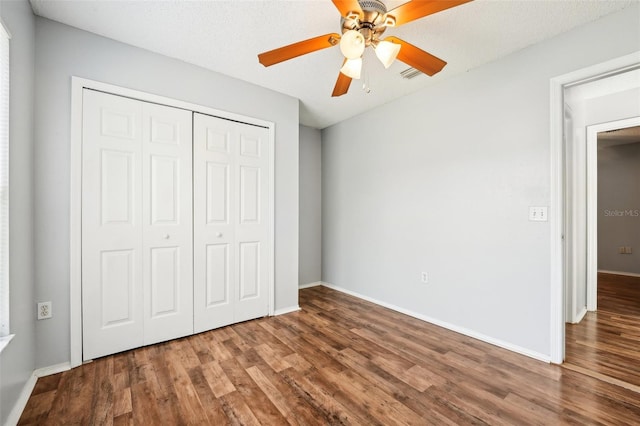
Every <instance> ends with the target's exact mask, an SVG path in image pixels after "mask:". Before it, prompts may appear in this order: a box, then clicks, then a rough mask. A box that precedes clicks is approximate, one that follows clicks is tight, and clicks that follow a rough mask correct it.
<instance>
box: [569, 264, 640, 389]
mask: <svg viewBox="0 0 640 426" xmlns="http://www.w3.org/2000/svg"><path fill="white" fill-rule="evenodd" d="M565 360H566V361H565V364H567V366H568V367H569V368H571V366H577V367H579V368H581V369H584V370H586V371H591V372H593V373H596V374H601V375H605V376H609V377H612V378H614V379H617V380H621V381H624V382H627V383H630V384H632V385H634V386H636V387H640V278H638V277H627V276H623V275H612V274H603V273H599V274H598V310H597V312H589V313H587V315H586V316H585V318H584V319H583V320H582V321H581V322H580V323H579V324H567V327H566V356H565Z"/></svg>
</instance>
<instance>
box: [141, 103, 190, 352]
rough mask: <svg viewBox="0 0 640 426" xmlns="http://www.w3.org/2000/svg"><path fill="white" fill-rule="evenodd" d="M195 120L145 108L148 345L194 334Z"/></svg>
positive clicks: (173, 110)
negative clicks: (193, 203)
mask: <svg viewBox="0 0 640 426" xmlns="http://www.w3.org/2000/svg"><path fill="white" fill-rule="evenodd" d="M192 114H193V113H192V112H191V111H185V110H182V109H177V108H171V107H167V106H163V105H155V104H150V103H143V109H142V122H143V123H144V127H143V134H142V140H143V149H142V174H143V180H142V194H143V203H142V217H143V223H142V226H143V234H142V241H143V265H144V270H143V271H144V272H143V274H142V277H143V288H144V294H143V299H144V344H145V345H149V344H151V343H157V342H162V341H165V340H169V339H175V338H177V337H183V336H186V335H189V334H192V333H193V229H192V221H193V213H192V175H191V174H192V173H191V172H192V169H191V164H192V122H191V120H192Z"/></svg>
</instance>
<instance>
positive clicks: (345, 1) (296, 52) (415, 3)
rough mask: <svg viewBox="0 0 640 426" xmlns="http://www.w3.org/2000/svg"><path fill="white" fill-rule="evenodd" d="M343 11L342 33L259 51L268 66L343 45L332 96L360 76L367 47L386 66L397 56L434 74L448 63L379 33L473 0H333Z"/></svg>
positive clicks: (342, 90)
mask: <svg viewBox="0 0 640 426" xmlns="http://www.w3.org/2000/svg"><path fill="white" fill-rule="evenodd" d="M332 1H333V4H334V5H335V6H336V8H337V9H338V11H339V12H340V15H341V19H340V24H341V27H342V35H340V34H337V33H331V34H325V35H321V36H318V37H314V38H310V39H308V40H304V41H300V42H298V43H294V44H290V45H288V46H284V47H280V48H278V49H274V50H270V51H268V52H264V53H261V54H259V55H258V60H259V61H260V63H261V64H262V65H264V66H265V67H268V66H271V65H274V64H277V63H280V62H283V61H286V60H289V59H293V58H296V57H298V56H302V55H306V54H307V53H311V52H315V51H317V50H322V49H326V48H328V47H332V46H335V45H340V51H341V52H342V54H343V55H344V57H345V60H344V63H343V65H342V68H341V69H340V73H339V74H338V80H337V81H336V85H335V87H334V88H333V93H332V94H331V96H342V95H344V94H345V93H347V91H348V90H349V86H350V85H351V80H352V79H358V78H360V72H361V69H362V54H363V53H364V50H365V48H366V47H369V46H371V47H372V48H373V49H375V53H376V56H377V57H378V59H380V61H381V62H382V64H383V65H384V67H385V68H389V66H391V64H392V63H393V61H394V60H395V59H396V58H397V59H398V60H399V61H402V62H404V63H405V64H407V65H410V66H412V67H413V68H415V69H417V70H419V71H422V72H423V73H425V74H427V75H434V74H436V73H438V72H440V71H441V70H442V68H444V66H445V65H446V64H447V63H446V62H445V61H443V60H442V59H440V58H437V57H435V56H433V55H431V54H429V53H427V52H425V51H424V50H422V49H420V48H418V47H416V46H414V45H412V44H410V43H407V42H406V41H404V40H401V39H399V38H398V37H393V36H390V37H386V38H384V39H381V38H380V36H381V35H382V33H384V32H385V30H386V29H387V27H397V26H400V25H403V24H406V23H407V22H411V21H414V20H416V19H420V18H423V17H425V16H428V15H432V14H434V13H437V12H440V11H442V10H445V9H449V8H452V7H455V6H458V5H461V4H464V3H467V2H470V1H472V0H412V1H409V2H408V3H404V4H402V5H400V6H398V7H396V8H395V9H392V10H390V11H387V7H386V6H385V4H384V3H383V2H382V1H380V0H332Z"/></svg>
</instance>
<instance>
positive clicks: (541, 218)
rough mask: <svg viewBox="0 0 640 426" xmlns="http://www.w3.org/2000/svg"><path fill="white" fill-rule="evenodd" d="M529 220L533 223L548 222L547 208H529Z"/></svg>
mask: <svg viewBox="0 0 640 426" xmlns="http://www.w3.org/2000/svg"><path fill="white" fill-rule="evenodd" d="M529 220H530V221H532V222H546V221H547V220H548V219H547V207H529Z"/></svg>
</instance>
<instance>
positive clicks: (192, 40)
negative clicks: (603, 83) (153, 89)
mask: <svg viewBox="0 0 640 426" xmlns="http://www.w3.org/2000/svg"><path fill="white" fill-rule="evenodd" d="M30 1H31V5H32V7H33V10H34V12H35V13H36V14H37V15H39V16H43V17H45V18H49V19H52V20H55V21H59V22H62V23H64V24H67V25H71V26H74V27H77V28H80V29H83V30H86V31H90V32H93V33H96V34H100V35H102V36H105V37H108V38H111V39H114V40H118V41H121V42H124V43H128V44H131V45H134V46H138V47H141V48H144V49H147V50H150V51H153V52H157V53H161V54H163V55H166V56H169V57H173V58H177V59H181V60H183V61H185V62H189V63H192V64H196V65H199V66H202V67H204V68H208V69H210V70H213V71H217V72H219V73H222V74H226V75H230V76H233V77H236V78H239V79H241V80H245V81H248V82H251V83H254V84H257V85H260V86H263V87H267V88H270V89H273V90H276V91H278V92H282V93H285V94H288V95H291V96H294V97H296V98H299V99H300V122H301V124H304V125H307V126H310V127H315V128H324V127H327V126H329V125H331V124H335V123H337V122H339V121H342V120H344V119H346V118H349V117H352V116H355V115H358V114H360V113H363V112H365V111H367V110H369V109H372V108H375V107H376V106H379V105H382V104H384V103H387V102H390V101H392V100H393V99H396V98H399V97H401V96H403V95H406V94H408V93H411V92H415V91H417V90H419V89H421V88H423V87H425V86H427V85H430V84H434V83H437V82H438V81H442V80H444V79H446V78H449V77H452V76H454V75H456V74H460V73H464V72H466V71H468V70H470V69H472V68H475V67H477V66H479V65H482V64H485V63H488V62H491V61H493V60H495V59H498V58H500V57H503V56H505V55H508V54H509V53H511V52H514V51H516V50H519V49H522V48H524V47H526V46H529V45H532V44H535V43H537V42H540V41H542V40H545V39H548V38H550V37H553V36H555V35H557V34H559V33H562V32H565V31H568V30H570V29H572V28H574V27H576V26H579V25H582V24H585V23H587V22H590V21H593V20H596V19H598V18H600V17H602V16H604V15H607V14H609V13H613V12H615V11H618V10H621V9H624V8H625V7H628V6H629V5H631V4H633V3H637V2H638V1H639V0H616V1H601V0H551V1H548V0H525V1H519V0H475V1H473V2H471V3H467V4H464V5H461V6H458V7H455V8H452V9H449V10H445V11H443V12H440V13H437V14H435V15H432V16H428V17H426V18H422V19H420V20H418V21H414V22H410V23H408V24H406V25H403V26H401V27H398V28H392V29H389V30H387V32H386V33H385V34H386V35H390V34H393V35H396V36H398V37H400V38H402V39H404V40H406V41H408V42H409V43H412V44H414V45H416V46H418V47H420V48H422V49H424V50H426V51H428V52H430V53H432V54H434V55H436V56H438V57H440V58H442V59H444V60H445V61H447V62H448V65H447V66H446V67H445V68H444V70H443V71H442V72H440V73H439V74H436V76H434V77H428V76H426V75H420V76H419V77H416V78H414V79H412V80H405V79H403V78H401V76H400V71H402V70H404V69H406V68H407V66H406V65H405V64H403V63H400V62H398V61H396V63H394V64H393V65H392V66H391V67H390V68H389V69H388V70H385V69H384V68H383V67H382V65H381V64H380V63H379V62H378V61H377V59H376V58H375V56H373V57H371V55H369V54H370V53H371V52H367V54H366V55H365V70H368V74H369V84H370V86H371V88H372V91H371V93H368V94H367V93H365V92H364V91H363V90H361V84H362V83H361V82H358V81H357V80H354V82H353V83H352V85H351V89H350V90H349V93H347V94H346V95H344V96H341V97H338V98H332V97H331V91H332V90H333V86H334V84H335V80H336V78H337V76H338V70H339V68H340V66H341V64H342V57H341V55H340V51H339V49H338V48H337V47H336V48H330V49H326V50H323V51H319V52H314V53H311V54H309V55H305V56H302V57H299V58H295V59H292V60H290V61H287V62H283V63H281V64H277V65H274V66H272V67H269V68H264V67H263V66H262V65H260V64H259V63H258V59H257V54H258V53H261V52H263V51H267V50H271V49H274V48H277V47H281V46H284V45H287V44H291V43H294V42H297V41H300V40H304V39H308V38H311V37H314V36H318V35H322V34H327V33H332V32H337V33H340V16H339V13H338V11H337V9H336V8H335V7H334V6H333V4H332V3H331V1H330V0H288V1H285V0H262V1H246V0H245V1H241V0H233V1H222V0H208V1H205V0H200V1H187V0H163V1H157V0H156V1H149V0H147V1H140V0H135V1H134V0H111V1H106V0H71V1H69V0H62V1H60V0H30ZM405 1H406V0H387V1H386V4H387V8H388V9H392V8H394V7H396V6H398V5H400V4H402V3H404V2H405ZM367 50H369V49H367Z"/></svg>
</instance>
